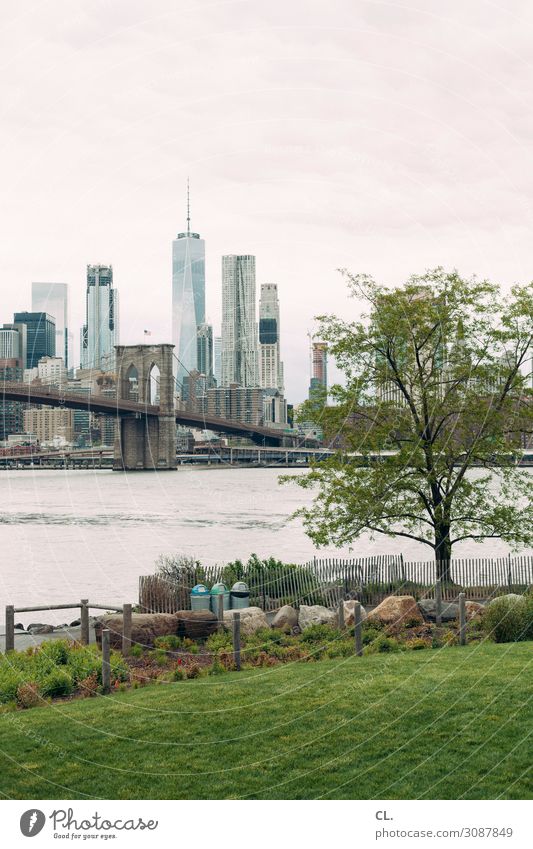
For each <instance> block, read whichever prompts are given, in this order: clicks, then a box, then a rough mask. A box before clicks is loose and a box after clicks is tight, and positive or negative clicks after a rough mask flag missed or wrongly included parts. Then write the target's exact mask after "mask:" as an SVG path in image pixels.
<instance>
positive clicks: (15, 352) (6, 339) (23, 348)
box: [0, 324, 28, 369]
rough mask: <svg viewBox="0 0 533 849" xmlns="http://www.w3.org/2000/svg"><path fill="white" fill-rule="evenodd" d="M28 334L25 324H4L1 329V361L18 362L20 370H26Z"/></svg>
mask: <svg viewBox="0 0 533 849" xmlns="http://www.w3.org/2000/svg"><path fill="white" fill-rule="evenodd" d="M27 332H28V328H27V326H26V325H25V324H4V326H3V327H1V328H0V360H16V361H17V363H16V365H17V367H18V368H21V369H25V368H26V359H27V338H28V336H27Z"/></svg>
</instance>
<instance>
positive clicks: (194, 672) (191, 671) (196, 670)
mask: <svg viewBox="0 0 533 849" xmlns="http://www.w3.org/2000/svg"><path fill="white" fill-rule="evenodd" d="M186 669H187V678H199V676H200V672H201V669H200V666H199V665H198V664H197V663H191V664H190V666H187V667H186Z"/></svg>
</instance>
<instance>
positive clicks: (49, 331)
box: [13, 312, 56, 368]
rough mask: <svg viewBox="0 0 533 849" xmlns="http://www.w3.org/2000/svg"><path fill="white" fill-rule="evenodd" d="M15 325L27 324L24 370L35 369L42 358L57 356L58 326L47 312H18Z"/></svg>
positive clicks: (14, 317)
mask: <svg viewBox="0 0 533 849" xmlns="http://www.w3.org/2000/svg"><path fill="white" fill-rule="evenodd" d="M13 321H14V322H15V324H25V325H26V328H27V337H26V363H25V366H24V368H35V367H36V365H37V363H38V362H39V360H40V359H41V357H55V355H56V326H55V321H54V319H53V318H52V316H51V315H49V314H48V313H46V312H16V313H15V315H14V316H13Z"/></svg>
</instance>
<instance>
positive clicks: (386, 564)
mask: <svg viewBox="0 0 533 849" xmlns="http://www.w3.org/2000/svg"><path fill="white" fill-rule="evenodd" d="M448 565H449V579H448V580H444V581H442V584H441V586H442V598H443V600H444V601H454V600H457V598H458V596H459V593H461V592H462V593H464V594H465V598H466V599H470V600H479V601H482V600H487V599H489V598H492V597H494V596H495V595H501V594H502V593H508V592H509V593H510V592H516V593H523V592H525V590H526V589H528V587H531V586H533V557H501V558H497V559H486V558H484V559H479V558H478V559H463V560H461V559H456V560H451V562H450V563H449V564H448ZM225 578H226V579H227V572H225V567H224V566H215V567H205V568H198V569H197V570H191V571H188V572H187V575H186V581H184V582H183V583H182V584H177V583H174V582H171V581H168V580H166V579H164V578H162V577H160V576H158V575H146V576H142V577H141V578H139V605H140V607H141V610H143V611H147V612H154V613H155V612H160V613H173V612H175V611H176V610H180V609H187V608H188V607H190V591H191V589H192V587H193V586H194V584H196V583H205V584H207V585H208V586H211V585H212V584H214V583H217V582H218V581H223V580H224V579H225ZM436 578H437V574H436V566H435V561H434V560H431V561H410V562H406V561H404V560H403V557H402V556H401V555H399V556H396V555H384V556H379V557H366V558H358V559H353V560H347V559H338V558H331V559H325V560H324V559H317V558H314V559H313V560H312V561H310V562H309V563H305V564H302V565H301V566H285V567H280V568H279V569H273V570H268V569H266V568H265V569H264V570H261V569H259V570H254V571H253V573H250V575H246V574H245V575H244V576H243V578H242V579H243V580H244V581H245V582H246V583H248V585H249V588H250V604H251V605H254V606H258V607H261V608H263V610H267V611H269V610H276V609H278V608H279V607H281V606H282V605H284V604H292V605H294V606H296V607H298V606H299V605H300V604H323V605H325V606H326V607H330V608H334V607H336V606H337V605H338V603H339V600H340V599H341V598H344V599H346V598H352V599H356V600H358V601H360V602H362V604H365V605H374V604H379V602H380V601H382V600H383V599H384V598H385V597H386V596H388V595H413V596H414V597H415V598H416V599H420V598H434V597H435V582H436ZM228 589H231V587H228Z"/></svg>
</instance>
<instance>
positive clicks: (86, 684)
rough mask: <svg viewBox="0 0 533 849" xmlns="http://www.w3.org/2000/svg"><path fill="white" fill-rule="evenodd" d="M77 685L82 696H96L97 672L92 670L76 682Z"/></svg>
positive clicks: (97, 688) (97, 689)
mask: <svg viewBox="0 0 533 849" xmlns="http://www.w3.org/2000/svg"><path fill="white" fill-rule="evenodd" d="M78 687H79V689H80V692H81V695H82V696H96V695H97V694H98V691H99V687H98V675H97V673H96V672H92V673H91V674H90V675H88V676H87V678H83V680H82V681H79V682H78Z"/></svg>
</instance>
